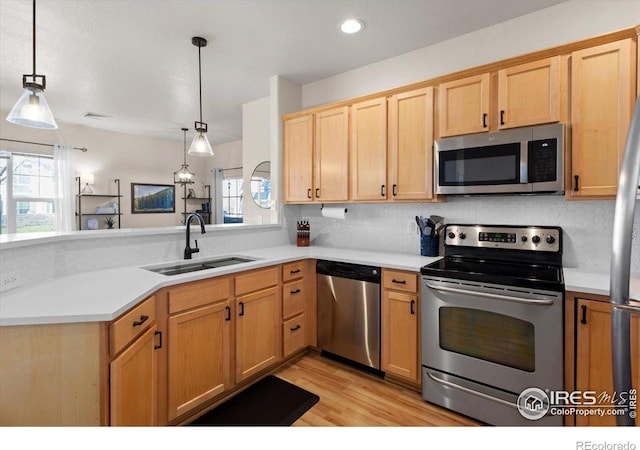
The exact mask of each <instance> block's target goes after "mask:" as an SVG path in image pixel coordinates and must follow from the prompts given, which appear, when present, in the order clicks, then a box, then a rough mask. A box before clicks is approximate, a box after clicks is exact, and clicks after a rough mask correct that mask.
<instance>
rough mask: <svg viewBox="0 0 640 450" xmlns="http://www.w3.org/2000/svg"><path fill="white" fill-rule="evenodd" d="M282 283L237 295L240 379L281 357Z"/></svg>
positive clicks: (238, 379)
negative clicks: (277, 285)
mask: <svg viewBox="0 0 640 450" xmlns="http://www.w3.org/2000/svg"><path fill="white" fill-rule="evenodd" d="M280 292H281V291H280V288H279V287H273V288H270V289H265V290H263V291H259V292H256V293H254V294H249V295H245V296H243V297H238V298H237V299H236V317H237V321H236V382H240V381H242V380H245V379H247V378H249V377H250V376H251V375H254V374H256V373H258V372H260V371H261V370H263V369H265V368H267V367H269V366H270V365H272V364H274V363H276V362H278V361H279V360H280V353H281V351H280V347H281V345H280V343H281V333H280V311H281V305H280V301H281V293H280Z"/></svg>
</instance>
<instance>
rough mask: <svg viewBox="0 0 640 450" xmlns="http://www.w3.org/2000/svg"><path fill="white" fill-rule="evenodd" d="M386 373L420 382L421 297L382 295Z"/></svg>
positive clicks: (383, 368) (393, 293) (396, 294)
mask: <svg viewBox="0 0 640 450" xmlns="http://www.w3.org/2000/svg"><path fill="white" fill-rule="evenodd" d="M381 356H382V370H383V371H384V372H387V373H391V374H394V375H398V376H401V377H404V378H407V379H409V380H411V381H415V382H418V374H419V370H418V360H419V358H418V297H417V295H415V294H405V293H402V292H395V291H388V290H384V291H383V293H382V355H381Z"/></svg>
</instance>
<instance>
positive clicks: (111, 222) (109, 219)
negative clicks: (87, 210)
mask: <svg viewBox="0 0 640 450" xmlns="http://www.w3.org/2000/svg"><path fill="white" fill-rule="evenodd" d="M104 223H106V224H107V228H108V229H110V230H111V229H112V228H113V225H114V224H115V223H116V222H115V221H114V220H113V217H107V218H106V219H104Z"/></svg>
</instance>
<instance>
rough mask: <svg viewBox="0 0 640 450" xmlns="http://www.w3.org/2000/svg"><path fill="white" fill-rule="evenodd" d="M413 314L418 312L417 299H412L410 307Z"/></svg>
mask: <svg viewBox="0 0 640 450" xmlns="http://www.w3.org/2000/svg"><path fill="white" fill-rule="evenodd" d="M410 312H411V315H412V316H413V315H415V313H416V301H415V300H411V309H410Z"/></svg>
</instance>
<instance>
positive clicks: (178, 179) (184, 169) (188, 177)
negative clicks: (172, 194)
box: [173, 128, 196, 186]
mask: <svg viewBox="0 0 640 450" xmlns="http://www.w3.org/2000/svg"><path fill="white" fill-rule="evenodd" d="M187 130H188V129H187V128H182V131H183V133H184V160H183V162H182V166H181V167H180V169H178V170H177V171H175V172H173V183H174V184H180V185H182V186H184V185H187V184H193V183H194V180H193V179H194V178H195V176H196V175H195V174H194V173H193V172H191V171H190V170H189V166H188V165H187Z"/></svg>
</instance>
